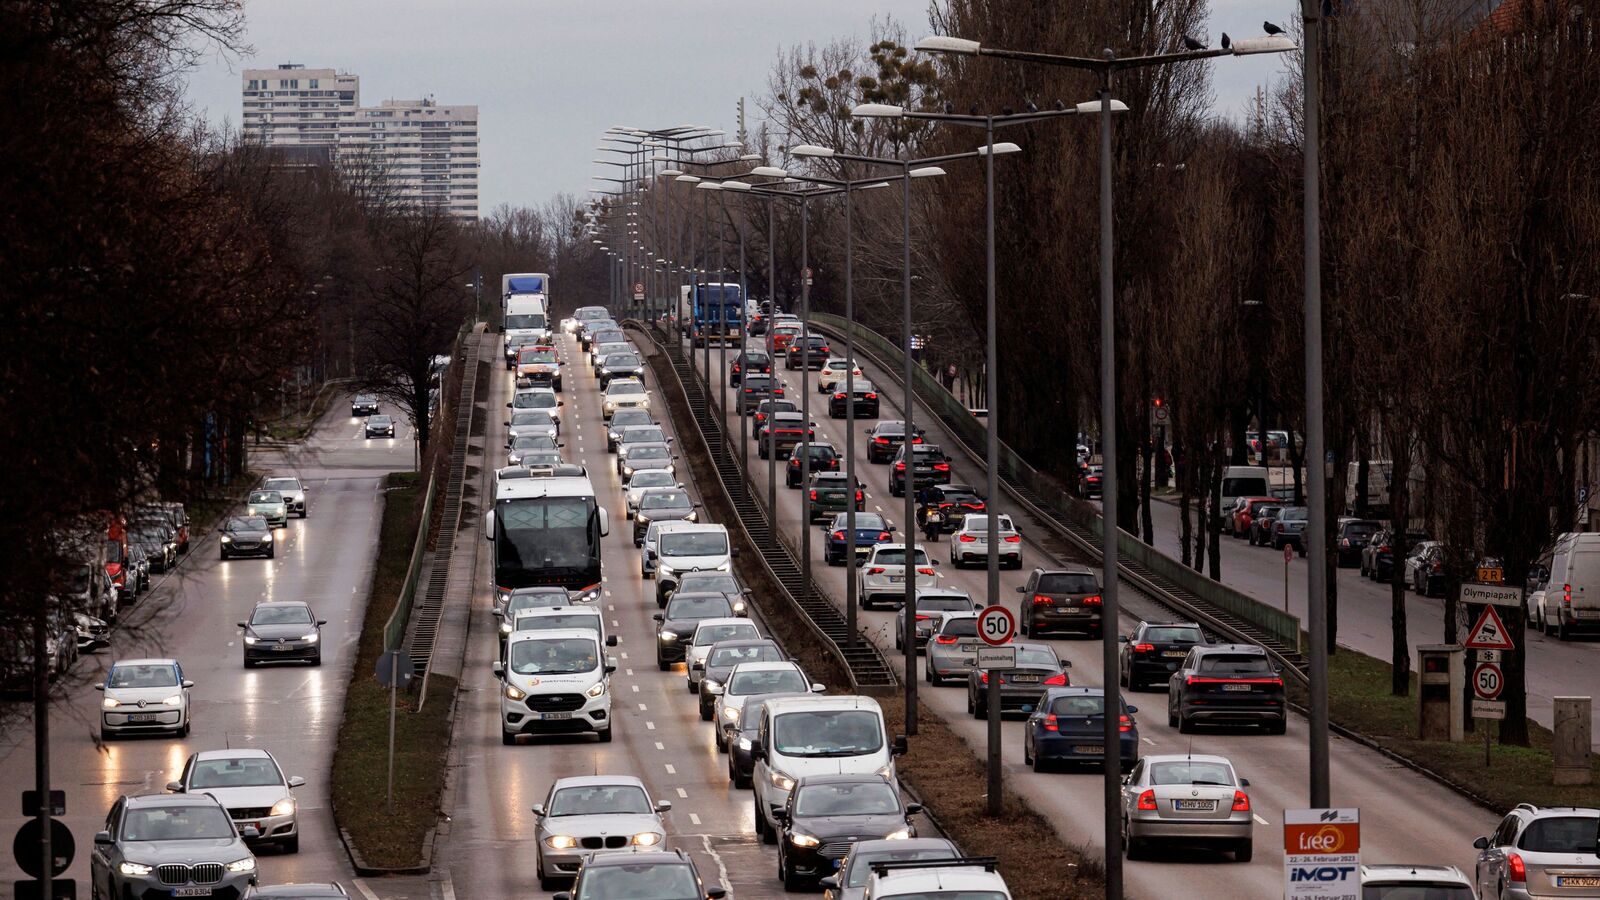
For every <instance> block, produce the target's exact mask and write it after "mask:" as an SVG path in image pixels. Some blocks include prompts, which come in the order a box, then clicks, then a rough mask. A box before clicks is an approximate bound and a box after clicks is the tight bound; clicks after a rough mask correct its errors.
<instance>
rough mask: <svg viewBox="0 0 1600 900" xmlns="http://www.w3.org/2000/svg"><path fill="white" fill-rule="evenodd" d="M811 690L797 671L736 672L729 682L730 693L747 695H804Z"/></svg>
mask: <svg viewBox="0 0 1600 900" xmlns="http://www.w3.org/2000/svg"><path fill="white" fill-rule="evenodd" d="M809 690H811V685H809V684H806V677H805V676H804V675H802V674H800V672H799V671H798V670H796V669H766V670H757V671H754V672H735V673H734V675H733V678H732V679H731V680H730V681H729V682H728V693H729V694H730V695H734V696H744V695H746V694H803V693H805V692H806V691H809Z"/></svg>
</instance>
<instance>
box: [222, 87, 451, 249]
mask: <svg viewBox="0 0 1600 900" xmlns="http://www.w3.org/2000/svg"><path fill="white" fill-rule="evenodd" d="M242 88H243V100H244V104H243V105H244V118H243V126H244V136H245V139H246V140H249V141H253V142H256V143H259V144H261V145H263V146H266V147H272V148H276V149H280V150H281V151H283V152H284V154H285V158H286V164H295V165H304V164H308V163H309V162H314V161H315V160H317V159H328V160H331V161H332V162H333V163H334V164H336V165H342V166H346V167H348V168H350V169H351V170H352V171H353V172H354V171H356V170H359V173H358V177H359V178H360V180H361V182H362V190H363V191H364V192H368V193H369V194H370V195H371V196H374V197H376V196H379V195H381V196H382V198H383V200H384V201H385V202H387V203H396V204H402V205H414V206H424V205H426V206H435V207H439V208H442V209H445V210H447V211H448V212H449V213H450V214H451V215H452V216H455V217H457V218H462V219H476V218H477V217H478V166H479V160H478V107H476V106H462V105H441V104H439V103H437V102H435V101H434V100H433V99H432V98H427V99H422V100H385V101H383V102H382V103H381V104H379V105H378V106H370V107H369V106H362V105H361V80H360V78H359V77H358V76H356V75H351V74H348V73H340V72H337V71H335V70H334V69H308V68H306V67H305V66H303V65H299V64H296V63H286V64H284V65H281V66H278V67H277V68H275V69H246V70H245V71H244V74H243V84H242ZM374 184H377V185H379V188H378V189H376V190H375V189H374V187H373V185H374Z"/></svg>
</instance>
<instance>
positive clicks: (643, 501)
mask: <svg viewBox="0 0 1600 900" xmlns="http://www.w3.org/2000/svg"><path fill="white" fill-rule="evenodd" d="M692 506H694V501H692V500H690V499H689V495H688V494H686V493H684V492H683V491H669V490H658V491H651V492H650V493H648V494H645V495H644V496H643V497H642V498H640V500H639V508H640V509H645V510H654V509H688V508H689V507H692Z"/></svg>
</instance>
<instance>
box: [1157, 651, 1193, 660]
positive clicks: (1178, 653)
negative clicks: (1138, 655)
mask: <svg viewBox="0 0 1600 900" xmlns="http://www.w3.org/2000/svg"><path fill="white" fill-rule="evenodd" d="M1161 655H1162V656H1166V657H1171V658H1173V659H1182V658H1184V657H1185V656H1188V655H1189V651H1187V650H1166V651H1163V652H1162V654H1161Z"/></svg>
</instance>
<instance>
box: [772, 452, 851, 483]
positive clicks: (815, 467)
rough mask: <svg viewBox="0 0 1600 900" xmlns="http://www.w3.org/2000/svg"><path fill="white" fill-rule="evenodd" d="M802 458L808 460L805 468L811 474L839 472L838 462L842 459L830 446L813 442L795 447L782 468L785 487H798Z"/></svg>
mask: <svg viewBox="0 0 1600 900" xmlns="http://www.w3.org/2000/svg"><path fill="white" fill-rule="evenodd" d="M802 456H805V457H807V458H808V459H809V460H810V462H809V463H808V464H807V468H808V469H809V470H810V471H811V472H812V473H816V472H837V471H838V470H839V462H840V460H841V459H843V457H841V456H840V455H839V451H838V450H837V449H835V448H834V446H833V445H832V444H825V443H822V442H820V441H813V442H807V443H804V444H799V445H796V446H795V448H794V450H793V451H791V452H790V453H789V462H788V464H787V465H785V466H784V467H783V476H784V478H783V480H784V484H785V485H787V486H789V487H792V488H797V487H800V484H801V478H800V462H801V457H802Z"/></svg>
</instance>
